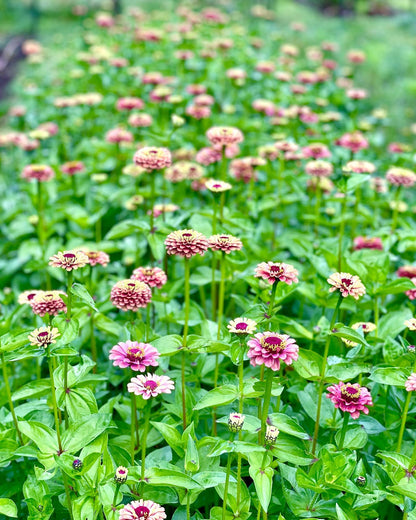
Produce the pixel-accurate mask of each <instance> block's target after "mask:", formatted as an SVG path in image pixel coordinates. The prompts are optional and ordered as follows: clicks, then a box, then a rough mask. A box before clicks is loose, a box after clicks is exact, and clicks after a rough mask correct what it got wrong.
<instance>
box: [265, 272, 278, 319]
mask: <svg viewBox="0 0 416 520" xmlns="http://www.w3.org/2000/svg"><path fill="white" fill-rule="evenodd" d="M277 284H278V282H275V283H274V284H273V287H272V295H271V297H270V302H269V309H268V311H267V315H268V316H269V319H271V318H272V317H273V307H274V300H275V298H276V290H277ZM270 325H271V323H269V328H270Z"/></svg>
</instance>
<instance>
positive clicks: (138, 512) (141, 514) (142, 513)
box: [134, 506, 150, 518]
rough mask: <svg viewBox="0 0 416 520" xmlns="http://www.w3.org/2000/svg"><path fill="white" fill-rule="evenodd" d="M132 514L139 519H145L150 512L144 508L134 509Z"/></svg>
mask: <svg viewBox="0 0 416 520" xmlns="http://www.w3.org/2000/svg"><path fill="white" fill-rule="evenodd" d="M134 512H135V513H136V515H137V516H138V517H139V518H147V517H148V516H149V514H150V510H149V509H148V508H147V507H145V506H139V507H135V508H134Z"/></svg>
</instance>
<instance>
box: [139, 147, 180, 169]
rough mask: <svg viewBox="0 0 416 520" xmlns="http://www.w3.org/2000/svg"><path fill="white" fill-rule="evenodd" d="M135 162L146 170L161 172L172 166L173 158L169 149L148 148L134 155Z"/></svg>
mask: <svg viewBox="0 0 416 520" xmlns="http://www.w3.org/2000/svg"><path fill="white" fill-rule="evenodd" d="M134 162H135V163H136V164H137V165H138V166H140V167H141V168H145V169H146V170H161V169H163V168H167V167H169V166H170V165H171V164H172V156H171V153H170V151H169V150H168V149H167V148H156V147H154V146H146V147H144V148H141V149H140V150H137V152H136V153H135V154H134Z"/></svg>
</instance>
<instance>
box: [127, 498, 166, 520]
mask: <svg viewBox="0 0 416 520" xmlns="http://www.w3.org/2000/svg"><path fill="white" fill-rule="evenodd" d="M118 518H119V520H164V519H165V518H166V513H165V509H164V508H163V507H162V506H160V505H159V504H157V503H156V502H153V501H152V500H143V499H140V500H134V501H133V502H130V504H127V505H125V506H124V507H123V509H120V511H119V517H118Z"/></svg>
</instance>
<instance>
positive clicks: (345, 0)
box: [0, 0, 416, 139]
mask: <svg viewBox="0 0 416 520" xmlns="http://www.w3.org/2000/svg"><path fill="white" fill-rule="evenodd" d="M179 4H182V5H183V4H185V5H188V6H190V7H191V8H194V9H198V8H200V7H201V8H202V7H206V6H216V7H221V8H223V9H224V10H225V11H228V12H230V13H234V14H236V13H237V15H238V16H240V17H243V18H245V22H244V23H247V24H250V23H255V21H253V19H252V17H251V16H250V9H251V8H252V7H253V6H254V5H256V4H262V5H264V6H265V7H267V8H268V9H270V10H271V11H272V12H273V13H274V18H273V20H271V21H270V32H271V33H273V35H274V36H276V33H280V34H281V38H282V40H284V39H285V38H287V39H288V40H287V41H290V42H292V43H293V42H294V35H293V33H290V31H289V30H288V29H289V27H290V23H291V22H293V21H296V22H301V23H303V24H304V25H305V27H306V30H305V31H304V32H302V34H301V35H296V37H295V39H296V38H299V39H301V41H302V42H304V43H305V44H307V45H308V44H309V45H315V44H317V43H318V42H321V41H323V40H331V41H336V42H338V43H339V45H340V47H341V48H342V49H350V48H354V49H356V48H359V49H361V50H363V51H364V52H365V53H366V55H367V61H366V63H365V66H363V67H360V68H359V72H358V76H357V77H356V85H357V86H359V87H362V88H365V89H368V90H369V92H370V95H371V100H372V103H373V104H374V106H376V107H381V108H386V109H387V110H388V112H389V115H390V118H391V128H392V136H391V137H392V138H394V134H395V132H397V133H400V134H403V133H404V134H405V135H406V132H407V133H408V138H409V139H412V138H413V137H414V136H411V135H410V131H409V130H406V129H409V128H410V127H411V125H412V124H413V123H415V122H416V103H415V99H416V74H415V70H416V0H296V1H295V0H262V1H261V0H222V1H221V0H215V1H211V2H209V1H202V0H188V1H186V0H185V1H181V2H180V1H179V0H157V1H156V2H155V1H154V0H153V1H152V0H0V114H1V113H2V112H3V110H2V109H1V107H2V104H4V98H5V96H6V94H7V93H8V95H10V93H11V89H10V83H11V79H13V78H14V77H15V76H16V72H17V70H18V67H19V66H24V65H22V62H20V61H19V59H20V58H21V53H20V44H21V42H22V41H23V40H24V39H26V38H35V39H39V40H40V41H41V42H42V44H43V45H46V46H48V45H53V44H54V43H56V44H59V45H62V43H65V45H68V46H69V45H71V40H73V39H74V38H80V37H81V34H82V31H83V30H85V25H87V27H88V22H89V20H88V19H87V17H88V15H91V14H93V13H94V12H97V11H103V10H107V11H111V12H113V13H115V14H117V13H120V12H125V11H126V10H127V9H128V8H129V7H131V6H134V7H139V8H142V9H143V10H147V9H157V10H158V11H162V12H163V11H165V14H167V15H168V14H169V13H170V12H172V10H174V9H175V7H177V6H178V5H179ZM19 64H20V65H19ZM2 100H3V101H2Z"/></svg>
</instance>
